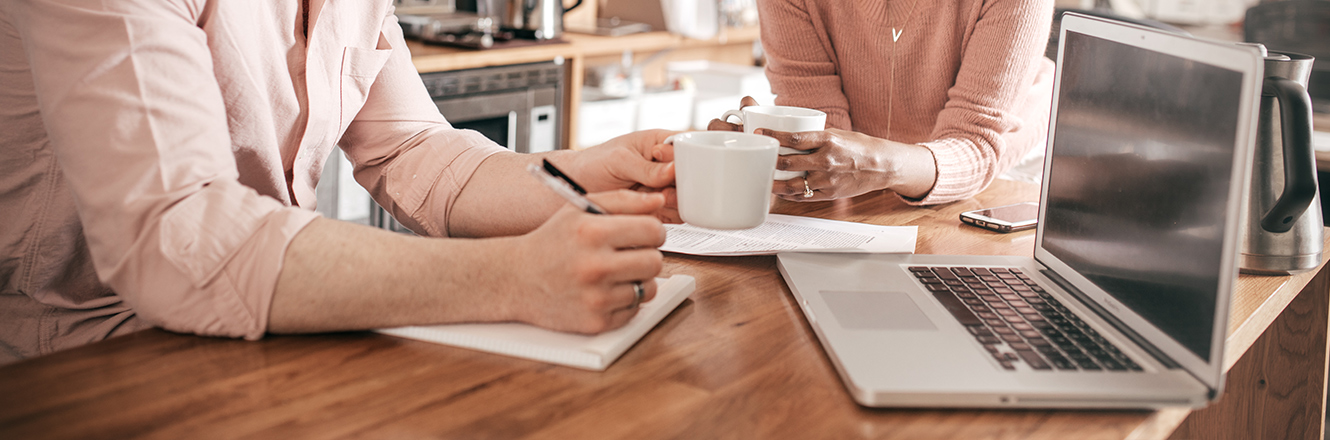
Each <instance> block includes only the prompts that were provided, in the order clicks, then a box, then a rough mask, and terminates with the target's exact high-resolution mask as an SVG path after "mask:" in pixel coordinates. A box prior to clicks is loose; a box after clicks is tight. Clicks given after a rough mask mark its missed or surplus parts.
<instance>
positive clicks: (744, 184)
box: [666, 131, 780, 229]
mask: <svg viewBox="0 0 1330 440" xmlns="http://www.w3.org/2000/svg"><path fill="white" fill-rule="evenodd" d="M666 142H667V143H673V144H674V182H675V183H674V185H675V187H676V188H677V189H678V191H679V216H680V217H682V218H683V221H684V222H685V223H688V224H690V225H693V226H697V227H702V228H709V229H747V228H755V227H757V226H760V225H761V224H762V222H765V221H766V220H767V211H768V210H770V209H771V175H772V173H773V172H775V171H776V150H777V149H778V148H779V147H780V143H779V142H777V141H776V139H775V138H771V137H767V136H758V135H755V134H751V133H737V132H732V131H695V132H689V133H679V134H676V135H674V136H670V138H669V140H667V141H666Z"/></svg>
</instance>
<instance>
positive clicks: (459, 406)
mask: <svg viewBox="0 0 1330 440" xmlns="http://www.w3.org/2000/svg"><path fill="white" fill-rule="evenodd" d="M1038 190H1039V188H1038V187H1037V186H1035V185H1030V184H1023V183H1015V182H1008V181H997V182H995V183H994V184H993V186H992V187H990V188H989V189H988V190H987V191H985V192H983V193H982V194H980V195H978V196H976V197H974V198H972V199H969V200H965V201H961V202H957V203H953V204H948V205H943V206H935V207H924V208H915V207H909V206H906V205H905V204H903V203H902V202H901V201H900V200H899V199H897V198H896V197H895V196H893V195H890V194H872V195H865V196H861V197H858V198H855V199H852V200H841V201H833V202H819V203H791V202H783V201H781V202H777V203H776V204H775V206H774V207H773V212H777V213H783V214H797V215H807V216H814V217H823V218H832V219H838V220H849V221H857V222H865V223H873V224H882V225H918V226H919V227H920V228H919V240H918V245H917V248H916V252H917V253H928V254H993V255H1027V256H1028V255H1031V254H1032V253H1033V246H1034V237H1035V235H1034V232H1033V231H1024V232H1017V233H1012V234H1000V233H995V232H989V231H986V230H981V229H978V228H974V227H970V226H965V225H962V224H961V223H960V221H959V219H958V215H959V214H960V213H961V212H962V211H967V210H972V209H978V208H981V207H990V206H997V205H1002V204H1007V203H1014V202H1021V201H1037V200H1038ZM775 261H776V259H775V257H771V256H761V257H690V256H677V255H668V256H667V257H666V264H665V269H664V274H663V275H673V274H686V275H691V276H694V277H696V278H697V286H698V288H697V291H696V292H694V293H693V294H692V295H691V296H690V298H689V299H688V300H686V301H685V302H684V303H683V304H682V305H681V306H680V307H679V308H678V309H676V310H675V311H674V312H673V313H672V314H671V315H669V316H668V317H666V318H665V320H663V321H662V322H661V323H660V324H659V326H657V328H655V329H654V330H653V331H652V332H650V333H648V334H647V335H646V336H645V337H644V338H643V339H642V340H641V341H640V342H638V344H637V345H636V346H634V347H633V348H631V349H630V350H629V351H628V352H627V353H625V354H624V355H623V356H622V357H621V358H620V359H619V360H618V361H617V362H616V363H615V364H613V365H611V366H610V367H609V368H608V369H607V370H606V371H603V372H591V371H584V370H579V369H574V368H567V367H562V366H555V365H549V364H544V363H540V362H534V361H527V360H522V359H515V358H509V357H504V356H499V355H492V354H486V353H480V352H476V351H471V350H466V349H460V348H454V347H449V346H444V345H438V344H432V343H426V342H418V341H412V340H406V339H399V338H395V337H391V336H384V335H379V334H374V333H368V332H355V333H341V334H330V335H311V336H272V337H268V338H265V339H263V340H261V341H256V342H250V341H238V340H227V339H218V338H204V337H196V336H185V335H176V334H171V333H168V332H164V331H160V330H148V331H144V332H139V333H135V334H131V335H127V336H123V337H118V338H113V339H110V340H107V341H102V342H99V343H95V344H91V345H88V346H84V347H80V348H76V349H73V350H68V351H64V352H60V353H56V354H53V355H49V356H44V357H40V358H36V359H30V360H27V361H24V362H20V363H17V364H12V365H8V366H5V367H0V438H33V437H72V438H86V437H111V438H122V437H162V438H193V437H198V436H207V437H218V436H220V437H252V436H256V435H257V436H263V437H278V436H281V437H287V436H291V435H295V436H296V437H297V438H327V437H368V438H419V437H429V438H511V437H539V438H622V437H633V438H869V437H871V438H903V439H904V438H909V439H923V438H1023V439H1042V438H1049V439H1064V438H1085V439H1091V438H1128V437H1132V438H1163V437H1166V436H1167V434H1168V433H1169V432H1171V431H1172V430H1173V429H1174V428H1175V427H1176V426H1177V424H1178V423H1180V422H1181V420H1182V418H1183V417H1185V416H1186V414H1187V413H1188V411H1187V410H1185V409H1177V410H1163V411H1051V410H1050V411H1045V410H883V409H870V408H864V407H861V406H858V405H856V404H855V403H854V402H853V401H852V400H851V399H850V396H849V395H848V394H847V392H846V391H845V388H844V387H843V386H842V384H841V382H840V380H839V378H838V377H837V375H836V372H835V370H834V369H833V367H832V365H831V363H830V361H829V360H828V359H827V357H826V355H825V354H824V352H823V351H822V348H821V346H820V345H819V344H818V342H817V338H816V336H815V335H814V334H813V332H812V329H811V328H810V327H809V326H808V324H807V322H806V321H805V320H804V317H803V315H802V314H801V313H800V311H799V308H798V307H797V306H796V305H795V304H794V302H793V299H792V296H791V295H790V292H789V289H788V288H787V287H786V286H785V283H784V281H783V280H781V277H780V275H779V274H778V273H777V271H776V268H775V266H776V263H775ZM1311 277H1312V273H1310V272H1309V273H1305V274H1299V275H1295V276H1292V277H1252V276H1245V275H1244V276H1242V277H1240V279H1239V282H1238V293H1237V296H1236V298H1235V301H1234V304H1233V316H1232V319H1231V325H1230V336H1229V340H1228V344H1229V347H1228V351H1229V357H1230V359H1229V365H1231V364H1232V361H1233V360H1235V359H1236V358H1237V357H1238V355H1240V354H1241V353H1243V352H1244V351H1245V350H1246V349H1247V347H1248V346H1250V345H1251V343H1252V341H1254V340H1255V338H1256V336H1258V335H1259V334H1260V333H1261V332H1263V331H1264V330H1265V328H1266V327H1267V326H1269V324H1270V322H1271V321H1272V320H1273V319H1274V317H1275V316H1276V315H1278V313H1279V312H1280V311H1282V310H1283V308H1284V307H1285V306H1286V305H1287V304H1288V303H1289V301H1290V300H1291V299H1292V298H1293V297H1294V296H1296V294H1297V292H1298V291H1299V290H1300V289H1301V288H1302V286H1303V285H1305V284H1306V283H1307V281H1308V280H1310V278H1311Z"/></svg>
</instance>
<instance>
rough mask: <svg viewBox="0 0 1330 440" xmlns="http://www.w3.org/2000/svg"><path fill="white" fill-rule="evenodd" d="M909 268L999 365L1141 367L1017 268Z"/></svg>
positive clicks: (1097, 368)
mask: <svg viewBox="0 0 1330 440" xmlns="http://www.w3.org/2000/svg"><path fill="white" fill-rule="evenodd" d="M909 269H910V273H912V274H914V276H915V278H917V279H918V280H919V281H920V282H922V283H923V284H924V287H926V288H927V289H928V291H929V292H930V293H932V294H933V296H934V297H935V298H937V299H938V301H941V302H942V305H943V306H945V307H946V308H947V310H948V311H950V312H951V314H952V316H954V317H956V319H957V320H959V321H960V322H961V324H962V325H964V326H965V329H966V330H969V331H970V334H971V335H974V337H975V339H978V340H979V343H980V344H983V346H984V349H985V350H987V351H988V353H989V354H990V355H992V356H993V358H994V359H996V360H997V362H998V364H1000V365H1002V368H1005V369H1008V370H1015V369H1016V363H1017V362H1025V364H1026V365H1028V366H1029V367H1030V368H1032V369H1034V370H1042V371H1052V370H1054V369H1057V370H1086V371H1142V369H1141V367H1140V366H1139V365H1137V364H1136V363H1135V362H1132V360H1131V359H1130V358H1128V357H1127V356H1126V355H1125V354H1123V353H1122V351H1121V350H1118V348H1117V347H1114V346H1113V344H1112V343H1111V342H1109V341H1108V340H1107V339H1104V338H1103V337H1102V336H1100V335H1099V333H1098V332H1096V331H1095V330H1094V329H1093V328H1090V326H1089V325H1086V323H1085V322H1083V321H1081V319H1080V318H1077V317H1076V315H1075V314H1073V313H1072V312H1071V310H1070V309H1067V307H1066V306H1063V305H1062V303H1059V302H1058V301H1057V299H1055V298H1053V296H1052V295H1050V294H1049V293H1048V292H1046V291H1044V289H1043V288H1041V287H1039V285H1038V284H1036V283H1035V282H1034V280H1032V279H1030V277H1029V276H1028V275H1025V274H1024V273H1022V272H1021V270H1020V269H1017V268H1000V267H993V268H988V267H937V266H932V267H925V266H912V267H910V268H909Z"/></svg>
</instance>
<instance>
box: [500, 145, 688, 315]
mask: <svg viewBox="0 0 1330 440" xmlns="http://www.w3.org/2000/svg"><path fill="white" fill-rule="evenodd" d="M528 170H529V171H530V172H531V173H532V175H533V176H536V178H537V179H539V180H540V181H541V182H542V183H543V184H544V185H545V186H546V187H549V188H550V189H551V190H553V191H554V192H555V193H557V194H559V195H560V196H561V197H563V198H564V199H565V200H567V201H568V202H569V203H570V204H571V205H573V206H572V207H564V208H563V209H560V210H559V211H557V212H556V213H555V214H554V215H553V216H551V217H550V219H549V220H547V221H546V222H545V223H544V224H542V225H541V226H540V227H539V228H537V229H536V230H535V231H533V232H532V233H531V234H528V236H527V237H524V238H529V239H531V240H534V241H537V242H540V243H538V246H536V247H535V248H533V249H530V250H528V251H525V252H523V254H524V255H519V256H515V258H517V259H523V260H525V259H526V258H525V257H528V255H525V254H538V253H544V255H538V256H537V257H538V258H539V260H540V264H538V265H532V266H533V267H532V268H533V270H538V269H544V268H545V266H553V267H550V268H549V269H552V270H551V271H550V272H548V273H546V274H544V275H543V277H544V278H545V279H546V280H547V284H546V285H543V286H540V288H541V290H543V291H540V292H532V293H531V294H529V295H527V297H528V298H527V299H526V300H524V303H523V304H521V308H523V309H530V310H529V311H528V313H524V315H525V317H524V318H523V319H522V320H524V321H528V322H532V323H534V324H536V325H540V326H542V327H547V328H553V329H556V330H566V331H574V332H579V333H599V332H601V331H605V330H609V329H613V328H617V327H619V326H622V325H623V324H625V323H627V322H628V320H630V319H632V317H633V316H635V315H636V313H637V308H638V305H639V304H641V303H642V302H646V301H650V300H651V299H652V298H653V297H654V296H655V291H656V283H655V276H656V275H658V274H659V273H660V269H661V267H662V265H663V263H662V257H661V254H660V251H659V250H657V249H656V248H657V247H659V246H660V245H661V244H663V243H664V238H665V234H664V227H663V226H662V225H661V223H660V221H659V220H657V219H656V218H654V217H653V216H652V215H651V214H652V213H654V212H655V211H656V210H658V209H660V207H661V206H662V205H663V204H664V200H663V197H662V196H660V195H659V194H646V193H640V192H634V191H628V190H617V191H608V192H603V193H596V194H591V195H590V196H589V197H588V196H587V195H586V194H585V189H583V188H582V187H581V186H580V185H578V184H577V183H576V182H575V181H573V179H572V178H571V177H569V176H567V175H566V174H564V173H562V172H561V171H560V170H559V169H558V168H557V167H555V166H554V165H553V164H551V163H549V162H548V161H545V162H543V163H542V164H540V165H537V164H531V165H530V166H529V167H528ZM593 199H594V201H593ZM574 207H575V208H576V209H572V208H574ZM611 212H612V213H614V214H615V215H606V214H609V213H611ZM587 213H590V214H594V215H587ZM551 248H555V251H554V252H551Z"/></svg>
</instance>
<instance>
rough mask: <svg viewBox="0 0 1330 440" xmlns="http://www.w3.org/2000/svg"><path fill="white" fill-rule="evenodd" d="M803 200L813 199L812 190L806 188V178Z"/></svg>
mask: <svg viewBox="0 0 1330 440" xmlns="http://www.w3.org/2000/svg"><path fill="white" fill-rule="evenodd" d="M804 198H805V199H811V198H813V189H812V188H809V187H808V179H807V178H805V179H804Z"/></svg>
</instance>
